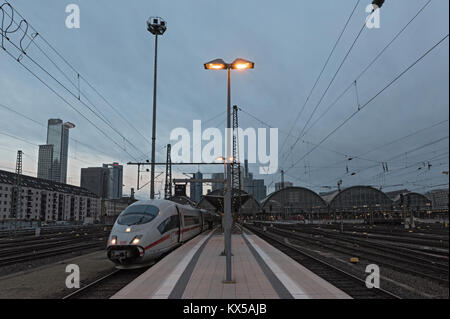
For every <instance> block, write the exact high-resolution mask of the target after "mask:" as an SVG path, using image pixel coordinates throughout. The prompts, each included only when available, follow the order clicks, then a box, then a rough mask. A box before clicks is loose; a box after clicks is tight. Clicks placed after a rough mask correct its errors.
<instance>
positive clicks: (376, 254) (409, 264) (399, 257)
mask: <svg viewBox="0 0 450 319" xmlns="http://www.w3.org/2000/svg"><path fill="white" fill-rule="evenodd" d="M270 231H271V232H273V233H275V234H278V235H280V236H283V237H287V238H292V239H294V240H299V241H302V242H308V243H310V244H312V245H316V246H317V245H318V246H321V247H323V248H326V249H328V250H331V251H335V252H337V253H341V254H345V255H348V256H350V257H359V258H364V259H367V260H370V261H372V262H374V263H376V264H378V265H380V266H385V267H389V268H391V269H394V270H396V271H400V272H402V273H409V274H411V275H414V276H418V277H421V278H426V279H430V280H433V281H435V282H437V283H439V284H443V285H446V286H448V260H447V262H446V263H442V262H432V261H431V260H427V259H424V258H422V257H418V256H415V254H414V252H410V255H408V254H407V253H406V252H403V253H401V252H400V251H399V252H398V253H396V251H395V249H394V250H392V249H389V248H388V247H381V248H380V247H378V246H376V245H374V246H373V247H372V246H371V244H370V243H361V242H360V241H355V240H352V241H350V242H349V241H348V240H347V241H345V239H341V238H339V236H337V235H336V236H334V237H333V238H327V237H323V236H314V237H311V236H310V235H307V234H300V233H298V232H295V233H293V232H289V231H287V230H280V229H277V228H276V227H274V229H270Z"/></svg>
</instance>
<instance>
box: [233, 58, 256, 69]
mask: <svg viewBox="0 0 450 319" xmlns="http://www.w3.org/2000/svg"><path fill="white" fill-rule="evenodd" d="M231 68H232V69H234V70H247V69H254V68H255V63H254V62H251V61H248V60H244V59H236V60H234V62H233V63H232V64H231Z"/></svg>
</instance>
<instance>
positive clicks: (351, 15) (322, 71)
mask: <svg viewBox="0 0 450 319" xmlns="http://www.w3.org/2000/svg"><path fill="white" fill-rule="evenodd" d="M359 3H360V0H358V1H356V4H355V6H354V8H353V10H352V12H351V13H350V16H349V17H348V19H347V22H346V23H345V25H344V28H343V29H342V31H341V33H340V34H339V37H338V39H337V40H336V42H335V43H334V45H333V48H332V49H331V52H330V54H329V55H328V58H327V59H326V61H325V64H324V65H323V67H322V70H321V71H320V73H319V75H318V76H317V78H316V81H315V82H314V85H313V87H312V88H311V90H310V92H309V94H308V96H307V98H306V100H305V102H304V104H303V106H302V108H301V109H300V111H299V113H298V114H297V116H296V118H295V121H294V123H293V124H292V126H291V128H290V129H289V133H288V134H287V136H286V137H285V139H284V141H283V144H282V146H281V150H280V152H281V153H282V152H283V149H284V146H285V144H286V142H287V140H288V138H289V136H290V135H291V133H292V130H293V129H294V127H295V126H296V124H297V121H298V119H299V118H300V116H301V115H302V113H303V111H304V110H305V107H306V105H307V104H308V102H309V100H310V98H311V96H312V94H313V92H314V90H315V88H316V86H317V84H318V83H319V81H320V79H321V78H322V75H323V73H324V71H325V69H326V67H327V66H328V63H329V62H330V59H331V57H332V56H333V53H334V51H335V50H336V48H337V46H338V44H339V42H340V41H341V38H342V36H343V35H344V33H345V30H347V26H348V24H349V23H350V20H351V19H352V17H353V15H354V13H355V11H356V8H357V7H358V5H359Z"/></svg>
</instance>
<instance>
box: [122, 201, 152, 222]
mask: <svg viewBox="0 0 450 319" xmlns="http://www.w3.org/2000/svg"><path fill="white" fill-rule="evenodd" d="M158 212H159V208H158V207H156V206H153V205H133V206H129V207H128V208H127V209H125V210H124V211H123V213H122V214H120V216H119V218H118V219H117V223H118V224H119V225H127V226H131V225H141V224H146V223H149V222H151V221H152V220H153V219H154V218H155V217H156V216H157V215H158Z"/></svg>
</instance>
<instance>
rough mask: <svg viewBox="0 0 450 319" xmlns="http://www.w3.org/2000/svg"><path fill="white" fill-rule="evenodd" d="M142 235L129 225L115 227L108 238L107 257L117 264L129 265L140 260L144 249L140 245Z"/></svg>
mask: <svg viewBox="0 0 450 319" xmlns="http://www.w3.org/2000/svg"><path fill="white" fill-rule="evenodd" d="M141 240H142V235H140V234H139V233H138V232H135V231H132V229H131V227H115V229H113V232H111V236H110V238H109V243H108V247H107V255H108V258H109V259H110V260H111V261H113V262H114V263H115V264H118V265H129V264H134V263H139V262H140V261H142V259H143V257H144V254H145V250H144V248H143V247H142V246H141V245H140V244H141Z"/></svg>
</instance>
